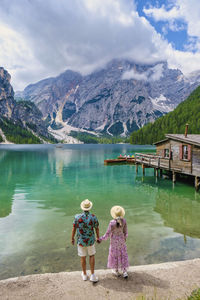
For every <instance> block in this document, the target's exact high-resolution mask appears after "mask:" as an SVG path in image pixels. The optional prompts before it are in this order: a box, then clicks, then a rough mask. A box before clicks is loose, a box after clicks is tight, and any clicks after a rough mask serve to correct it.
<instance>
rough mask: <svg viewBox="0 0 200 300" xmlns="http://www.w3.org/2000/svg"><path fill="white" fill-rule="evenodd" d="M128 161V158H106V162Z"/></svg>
mask: <svg viewBox="0 0 200 300" xmlns="http://www.w3.org/2000/svg"><path fill="white" fill-rule="evenodd" d="M122 162H126V158H116V159H105V160H104V164H113V163H122Z"/></svg>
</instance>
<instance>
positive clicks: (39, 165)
mask: <svg viewBox="0 0 200 300" xmlns="http://www.w3.org/2000/svg"><path fill="white" fill-rule="evenodd" d="M0 154H1V156H0V163H1V170H0V217H1V218H3V217H6V216H8V215H9V214H10V213H11V211H12V203H13V195H14V193H15V189H16V187H25V189H26V191H29V190H30V186H31V185H33V184H34V183H35V182H37V181H38V180H39V179H40V178H41V177H42V174H44V173H43V172H44V170H45V172H46V171H47V169H48V160H47V157H46V154H45V153H43V152H34V151H32V152H31V151H28V152H26V151H19V152H18V151H1V152H0Z"/></svg>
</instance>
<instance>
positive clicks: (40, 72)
mask: <svg viewBox="0 0 200 300" xmlns="http://www.w3.org/2000/svg"><path fill="white" fill-rule="evenodd" d="M0 19H1V22H2V24H4V26H5V27H8V28H10V30H12V32H13V36H14V35H16V36H17V35H20V38H19V39H18V38H17V42H18V43H17V44H16V43H15V42H14V40H13V39H12V37H8V39H9V41H10V46H9V48H10V50H9V51H10V54H9V56H7V57H6V59H5V53H3V54H2V52H1V53H0V64H1V65H3V66H4V67H8V69H9V71H10V72H11V75H12V74H13V70H14V67H13V66H14V65H16V62H17V61H20V68H16V69H15V71H14V80H12V82H13V83H14V86H15V87H16V88H18V87H21V86H23V85H24V86H25V85H26V84H27V83H28V82H30V80H31V77H32V80H35V79H36V77H38V80H39V79H41V76H52V75H56V74H58V73H60V72H62V71H64V70H65V69H73V70H76V71H80V72H82V73H83V74H88V73H90V72H91V71H93V70H95V69H96V68H98V67H101V66H103V65H104V64H106V63H107V62H109V61H110V60H111V59H113V58H123V57H126V58H131V59H133V60H135V61H137V62H143V63H145V62H146V63H152V62H155V61H158V60H160V59H161V57H162V58H163V59H164V56H163V52H164V49H165V48H166V47H167V43H166V42H165V41H163V40H162V38H161V37H160V35H159V34H157V33H156V31H155V29H154V28H153V27H152V26H151V25H150V23H149V22H148V21H147V20H146V19H145V18H141V17H139V15H138V13H137V11H136V10H135V6H134V4H133V3H132V1H130V0H68V1H66V0H59V1H55V0H46V1H42V0H34V1H29V0H21V1H18V0H11V1H6V0H1V7H0ZM20 45H23V47H24V50H23V51H22V52H21V58H22V57H24V63H23V59H21V58H20V59H19V60H18V57H19V48H20ZM158 45H159V47H158ZM23 69H24V70H25V69H26V70H27V77H26V76H25V73H24V72H23V71H22V70H23Z"/></svg>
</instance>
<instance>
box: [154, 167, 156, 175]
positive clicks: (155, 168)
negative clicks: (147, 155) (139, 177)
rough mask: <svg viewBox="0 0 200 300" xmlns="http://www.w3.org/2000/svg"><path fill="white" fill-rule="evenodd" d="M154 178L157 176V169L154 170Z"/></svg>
mask: <svg viewBox="0 0 200 300" xmlns="http://www.w3.org/2000/svg"><path fill="white" fill-rule="evenodd" d="M154 176H156V168H154Z"/></svg>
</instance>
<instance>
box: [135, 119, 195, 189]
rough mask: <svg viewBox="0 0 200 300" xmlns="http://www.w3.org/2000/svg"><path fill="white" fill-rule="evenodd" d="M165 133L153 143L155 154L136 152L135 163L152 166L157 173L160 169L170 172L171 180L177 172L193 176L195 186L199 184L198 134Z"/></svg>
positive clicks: (174, 179) (174, 178) (144, 166)
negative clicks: (163, 136)
mask: <svg viewBox="0 0 200 300" xmlns="http://www.w3.org/2000/svg"><path fill="white" fill-rule="evenodd" d="M187 131H188V125H187V124H186V130H185V134H166V135H165V136H166V138H165V139H164V140H161V141H158V142H156V143H154V145H155V146H156V155H149V154H141V153H137V154H136V163H137V164H142V167H143V171H144V169H145V168H146V167H151V168H152V167H153V168H154V169H155V171H156V173H157V174H158V170H160V173H161V174H162V170H166V171H168V172H171V173H172V179H173V182H175V181H176V175H177V174H185V175H188V176H193V177H194V179H195V188H196V189H197V190H198V188H199V185H200V134H187Z"/></svg>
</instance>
